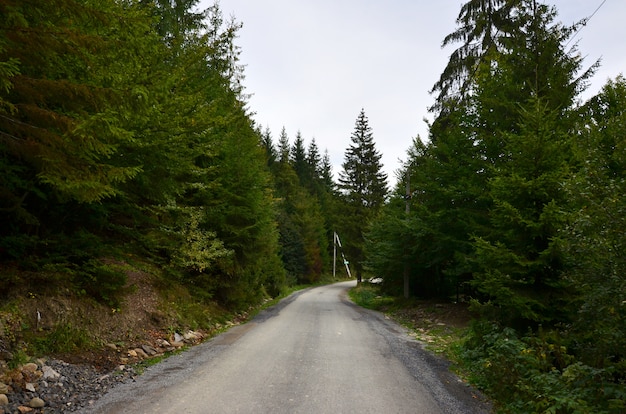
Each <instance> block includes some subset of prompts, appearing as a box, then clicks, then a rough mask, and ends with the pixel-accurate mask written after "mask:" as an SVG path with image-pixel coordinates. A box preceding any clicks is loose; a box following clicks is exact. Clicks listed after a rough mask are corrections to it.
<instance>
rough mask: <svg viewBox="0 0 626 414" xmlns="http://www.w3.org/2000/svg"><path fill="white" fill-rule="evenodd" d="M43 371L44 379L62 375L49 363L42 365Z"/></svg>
mask: <svg viewBox="0 0 626 414" xmlns="http://www.w3.org/2000/svg"><path fill="white" fill-rule="evenodd" d="M41 371H42V372H43V379H57V378H60V377H61V374H59V373H58V372H56V371H55V370H54V369H52V368H51V367H49V366H47V365H44V366H43V367H41Z"/></svg>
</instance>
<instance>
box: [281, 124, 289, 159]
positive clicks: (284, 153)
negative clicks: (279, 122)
mask: <svg viewBox="0 0 626 414" xmlns="http://www.w3.org/2000/svg"><path fill="white" fill-rule="evenodd" d="M290 157H291V147H290V145H289V136H288V135H287V131H286V130H285V127H283V129H281V130H280V136H279V137H278V160H279V161H280V162H283V163H287V162H289V159H290Z"/></svg>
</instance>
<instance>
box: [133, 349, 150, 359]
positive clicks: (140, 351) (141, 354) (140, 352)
mask: <svg viewBox="0 0 626 414" xmlns="http://www.w3.org/2000/svg"><path fill="white" fill-rule="evenodd" d="M135 353H136V354H137V356H138V357H139V358H141V359H146V358H148V354H146V353H145V352H144V350H143V349H141V348H135Z"/></svg>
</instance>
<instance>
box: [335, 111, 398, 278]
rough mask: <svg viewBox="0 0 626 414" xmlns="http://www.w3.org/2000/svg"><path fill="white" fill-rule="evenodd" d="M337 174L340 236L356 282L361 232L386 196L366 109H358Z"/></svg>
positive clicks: (360, 265) (360, 266)
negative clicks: (341, 219) (341, 201)
mask: <svg viewBox="0 0 626 414" xmlns="http://www.w3.org/2000/svg"><path fill="white" fill-rule="evenodd" d="M351 141H352V143H351V144H350V146H349V147H348V149H347V150H346V153H345V158H344V162H343V164H342V167H343V171H341V172H340V174H339V188H340V190H341V191H342V196H343V198H344V205H345V211H344V212H343V214H344V222H343V224H342V229H341V230H342V231H341V232H342V234H343V236H344V237H343V238H344V239H345V242H344V243H345V245H346V250H347V252H348V255H349V257H350V258H351V260H352V261H353V262H354V267H355V268H356V276H357V281H358V282H361V277H362V273H363V260H364V254H363V243H364V232H365V231H366V230H367V226H368V225H369V223H370V222H371V220H372V219H373V218H374V217H376V215H377V214H378V212H379V211H380V209H381V207H382V206H383V203H384V202H385V199H386V197H387V174H385V173H384V172H383V171H382V164H381V162H380V160H381V157H382V156H381V154H380V153H379V152H378V151H377V150H376V147H375V144H374V137H373V133H372V129H371V128H370V126H369V121H368V118H367V117H366V116H365V110H363V109H362V110H361V112H360V113H359V115H358V117H357V119H356V122H355V127H354V131H353V133H352V135H351Z"/></svg>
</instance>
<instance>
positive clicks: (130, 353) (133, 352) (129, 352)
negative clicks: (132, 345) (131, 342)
mask: <svg viewBox="0 0 626 414" xmlns="http://www.w3.org/2000/svg"><path fill="white" fill-rule="evenodd" d="M128 356H129V357H131V358H137V351H135V350H134V349H130V350H129V351H128Z"/></svg>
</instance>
